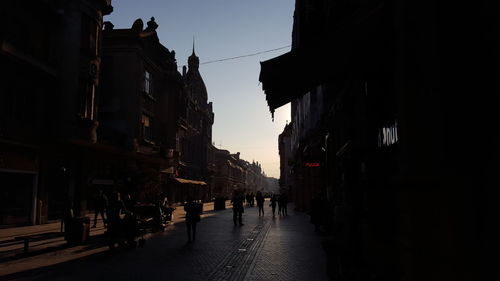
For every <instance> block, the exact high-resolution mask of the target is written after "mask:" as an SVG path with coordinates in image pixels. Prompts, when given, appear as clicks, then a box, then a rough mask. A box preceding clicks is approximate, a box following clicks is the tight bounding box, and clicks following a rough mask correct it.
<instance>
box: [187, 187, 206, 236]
mask: <svg viewBox="0 0 500 281" xmlns="http://www.w3.org/2000/svg"><path fill="white" fill-rule="evenodd" d="M202 208H203V205H202V204H200V203H197V202H194V201H193V197H191V196H188V198H187V201H186V204H184V211H186V228H187V236H188V243H191V242H194V240H195V239H196V224H197V223H198V222H199V221H200V219H201V218H200V214H201V212H202V211H203V210H202Z"/></svg>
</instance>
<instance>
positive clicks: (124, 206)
mask: <svg viewBox="0 0 500 281" xmlns="http://www.w3.org/2000/svg"><path fill="white" fill-rule="evenodd" d="M135 203H136V202H135V201H134V200H133V199H132V196H130V194H126V195H125V196H124V198H123V200H122V198H121V195H120V192H117V191H115V192H113V193H112V194H111V200H108V197H107V196H106V194H105V193H104V192H103V191H102V190H99V193H98V195H97V198H96V201H95V214H94V225H93V226H92V228H95V227H96V226H97V218H98V217H99V214H100V215H101V218H102V222H103V224H104V227H106V228H107V227H108V225H109V223H110V222H111V223H113V222H116V221H117V220H118V219H119V218H120V214H131V211H130V210H132V208H133V206H134V205H135ZM105 214H106V216H105Z"/></svg>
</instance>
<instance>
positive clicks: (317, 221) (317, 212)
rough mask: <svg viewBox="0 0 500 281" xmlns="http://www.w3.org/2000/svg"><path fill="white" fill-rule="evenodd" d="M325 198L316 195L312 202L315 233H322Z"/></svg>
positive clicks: (312, 220)
mask: <svg viewBox="0 0 500 281" xmlns="http://www.w3.org/2000/svg"><path fill="white" fill-rule="evenodd" d="M323 204H324V203H323V198H322V194H321V193H319V192H318V193H316V194H315V195H314V197H313V198H312V200H311V213H310V215H311V223H312V224H313V225H314V231H315V232H320V227H321V224H322V221H323Z"/></svg>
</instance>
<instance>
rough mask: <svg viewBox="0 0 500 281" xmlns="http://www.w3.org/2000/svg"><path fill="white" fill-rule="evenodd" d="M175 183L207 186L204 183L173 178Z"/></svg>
mask: <svg viewBox="0 0 500 281" xmlns="http://www.w3.org/2000/svg"><path fill="white" fill-rule="evenodd" d="M172 179H173V180H174V181H176V182H178V183H182V184H195V185H207V183H206V182H204V181H195V180H188V179H182V178H172Z"/></svg>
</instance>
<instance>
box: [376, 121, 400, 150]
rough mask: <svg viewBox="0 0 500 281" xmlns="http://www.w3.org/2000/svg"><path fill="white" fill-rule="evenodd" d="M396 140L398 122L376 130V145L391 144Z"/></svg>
mask: <svg viewBox="0 0 500 281" xmlns="http://www.w3.org/2000/svg"><path fill="white" fill-rule="evenodd" d="M396 142H398V123H397V121H395V122H394V124H393V125H391V126H389V127H384V128H381V129H379V131H378V147H383V146H391V145H393V144H395V143H396Z"/></svg>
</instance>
